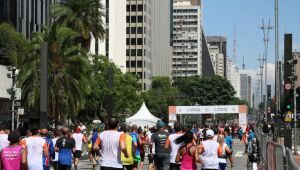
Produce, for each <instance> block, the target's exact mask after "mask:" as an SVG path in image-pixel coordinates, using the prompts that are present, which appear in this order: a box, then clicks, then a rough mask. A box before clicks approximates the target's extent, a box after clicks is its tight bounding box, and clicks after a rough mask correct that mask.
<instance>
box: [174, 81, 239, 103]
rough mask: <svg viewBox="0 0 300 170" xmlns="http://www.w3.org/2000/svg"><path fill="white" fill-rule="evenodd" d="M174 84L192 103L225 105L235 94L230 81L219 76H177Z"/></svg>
mask: <svg viewBox="0 0 300 170" xmlns="http://www.w3.org/2000/svg"><path fill="white" fill-rule="evenodd" d="M174 85H175V86H176V87H178V89H179V90H180V91H181V92H182V93H184V94H186V95H187V96H188V98H189V101H190V104H192V105H194V104H199V105H226V104H229V103H230V101H231V100H232V99H233V97H234V94H235V91H234V88H233V87H232V85H231V84H230V82H229V81H228V80H226V79H225V78H223V77H220V76H208V77H199V76H192V77H187V78H179V79H177V80H176V81H175V82H174Z"/></svg>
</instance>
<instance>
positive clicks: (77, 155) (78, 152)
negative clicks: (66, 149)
mask: <svg viewBox="0 0 300 170" xmlns="http://www.w3.org/2000/svg"><path fill="white" fill-rule="evenodd" d="M81 153H82V151H79V150H76V151H75V153H74V154H73V156H74V158H81Z"/></svg>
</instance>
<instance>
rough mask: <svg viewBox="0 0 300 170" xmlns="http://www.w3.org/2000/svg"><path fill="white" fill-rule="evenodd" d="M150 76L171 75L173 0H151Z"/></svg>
mask: <svg viewBox="0 0 300 170" xmlns="http://www.w3.org/2000/svg"><path fill="white" fill-rule="evenodd" d="M151 3H152V7H151V21H152V22H151V28H152V29H151V32H152V38H151V42H152V46H151V51H152V60H151V61H152V62H151V65H152V70H151V71H152V76H153V77H155V76H166V77H171V61H172V46H171V45H172V42H171V41H172V40H171V33H172V29H173V27H172V20H173V17H172V15H173V0H151Z"/></svg>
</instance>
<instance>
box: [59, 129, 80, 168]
mask: <svg viewBox="0 0 300 170" xmlns="http://www.w3.org/2000/svg"><path fill="white" fill-rule="evenodd" d="M62 135H63V136H62V137H61V138H59V139H58V140H57V141H56V144H55V151H56V152H58V154H59V155H58V169H59V170H71V168H72V153H74V152H75V151H76V148H75V140H74V139H73V138H71V137H70V130H69V128H67V127H64V128H63V129H62Z"/></svg>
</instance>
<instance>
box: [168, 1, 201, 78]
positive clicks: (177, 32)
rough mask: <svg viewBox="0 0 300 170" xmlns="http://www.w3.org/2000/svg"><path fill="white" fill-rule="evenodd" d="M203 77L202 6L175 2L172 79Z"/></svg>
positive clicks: (190, 2) (196, 2) (195, 3)
mask: <svg viewBox="0 0 300 170" xmlns="http://www.w3.org/2000/svg"><path fill="white" fill-rule="evenodd" d="M193 75H202V4H201V1H200V0H198V1H196V0H174V3H173V57H172V77H173V78H174V77H188V76H193Z"/></svg>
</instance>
